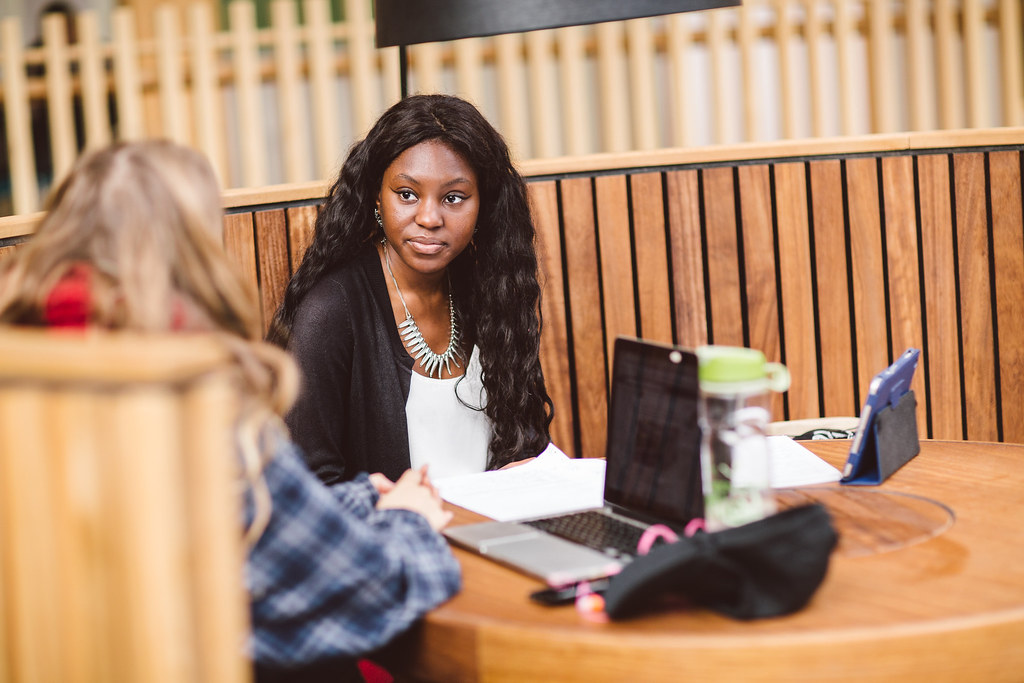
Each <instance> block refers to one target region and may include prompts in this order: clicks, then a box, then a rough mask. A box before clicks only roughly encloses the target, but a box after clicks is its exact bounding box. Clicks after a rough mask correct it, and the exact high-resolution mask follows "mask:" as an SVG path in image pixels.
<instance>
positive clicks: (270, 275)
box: [254, 209, 291, 332]
mask: <svg viewBox="0 0 1024 683" xmlns="http://www.w3.org/2000/svg"><path fill="white" fill-rule="evenodd" d="M254 220H255V226H256V249H257V252H258V254H259V274H260V306H261V307H262V313H263V331H264V332H266V330H267V328H268V327H269V326H270V321H271V319H272V318H273V317H274V313H275V312H276V311H277V309H278V307H279V306H280V305H281V302H282V301H283V300H284V289H285V287H287V286H288V280H289V278H290V277H291V271H290V269H289V267H288V225H287V221H286V220H285V213H284V209H273V210H269V211H257V212H256V214H255V215H254Z"/></svg>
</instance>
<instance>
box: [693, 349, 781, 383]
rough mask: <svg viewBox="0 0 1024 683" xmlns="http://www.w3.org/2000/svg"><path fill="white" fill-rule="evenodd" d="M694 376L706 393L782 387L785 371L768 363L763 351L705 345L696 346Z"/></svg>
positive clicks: (774, 364) (779, 366)
mask: <svg viewBox="0 0 1024 683" xmlns="http://www.w3.org/2000/svg"><path fill="white" fill-rule="evenodd" d="M697 376H698V378H699V379H700V388H701V390H703V391H705V392H708V393H727V394H731V393H754V392H760V391H785V390H786V389H788V388H789V371H788V370H787V369H786V366H785V365H782V364H781V363H769V362H767V360H766V359H765V356H764V353H762V352H761V351H758V350H757V349H748V348H745V347H742V346H720V345H709V346H701V347H698V348H697Z"/></svg>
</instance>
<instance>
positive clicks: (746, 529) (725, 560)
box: [604, 504, 838, 619]
mask: <svg viewBox="0 0 1024 683" xmlns="http://www.w3.org/2000/svg"><path fill="white" fill-rule="evenodd" d="M837 540H838V536H837V534H836V531H835V529H834V528H833V526H832V520H831V518H830V517H829V514H828V511H827V510H826V509H825V508H824V506H822V505H817V504H816V505H805V506H802V507H798V508H792V509H790V510H785V511H783V512H780V513H778V514H776V515H772V516H771V517H767V518H765V519H762V520H759V521H757V522H752V523H750V524H746V525H744V526H741V527H736V528H735V529H727V530H725V531H719V532H717V533H713V534H708V533H703V532H699V533H697V534H696V535H694V536H693V537H691V538H682V539H680V540H679V541H677V542H675V543H672V544H669V545H661V546H656V547H655V548H654V549H653V550H651V552H650V553H649V554H647V555H645V556H642V557H638V558H637V559H636V560H634V561H633V562H631V563H630V564H629V565H627V566H626V568H625V569H624V570H623V571H622V573H620V574H619V575H617V576H614V577H612V579H611V580H610V581H609V584H608V589H607V591H605V594H604V600H605V610H606V611H607V613H608V616H610V617H611V618H612V619H622V618H626V617H631V616H635V615H637V614H640V613H641V612H643V611H645V610H647V609H649V608H651V607H655V606H656V605H657V604H658V602H659V601H660V600H661V599H662V598H665V597H670V596H676V597H683V598H685V599H686V600H687V601H688V602H689V603H690V604H693V605H697V606H700V607H706V608H708V609H712V610H715V611H717V612H721V613H723V614H726V615H728V616H730V617H734V618H736V619H757V618H762V617H772V616H778V615H782V614H788V613H790V612H795V611H796V610H798V609H800V608H801V607H803V606H804V605H805V604H807V602H808V600H810V599H811V596H812V595H814V592H815V591H816V590H817V589H818V586H819V585H821V582H822V580H824V578H825V574H826V572H827V571H828V563H829V558H830V555H831V554H832V550H833V549H834V548H835V546H836V542H837Z"/></svg>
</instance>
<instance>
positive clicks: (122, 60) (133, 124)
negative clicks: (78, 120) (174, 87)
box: [113, 7, 146, 140]
mask: <svg viewBox="0 0 1024 683" xmlns="http://www.w3.org/2000/svg"><path fill="white" fill-rule="evenodd" d="M113 16H114V22H113V23H114V84H115V90H116V93H117V139H118V140H137V139H139V138H142V137H144V136H145V132H146V131H145V127H144V123H143V120H142V90H141V86H140V80H141V79H140V76H139V64H138V60H139V47H138V43H137V42H136V40H135V13H134V12H133V11H132V8H131V7H118V8H117V9H115V10H114V14H113Z"/></svg>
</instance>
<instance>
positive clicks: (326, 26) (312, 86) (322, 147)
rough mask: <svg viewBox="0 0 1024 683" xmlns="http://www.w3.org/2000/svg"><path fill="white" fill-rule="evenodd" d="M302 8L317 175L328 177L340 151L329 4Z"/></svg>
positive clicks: (312, 0) (310, 0)
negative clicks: (304, 21) (307, 54)
mask: <svg viewBox="0 0 1024 683" xmlns="http://www.w3.org/2000/svg"><path fill="white" fill-rule="evenodd" d="M302 9H303V14H304V16H305V20H306V35H307V38H308V40H309V45H308V52H309V56H308V59H309V92H310V98H311V100H312V108H313V149H314V150H315V153H316V177H318V178H328V177H330V176H332V175H334V174H335V171H336V166H337V164H338V159H339V157H340V155H341V143H340V141H339V140H340V137H339V135H338V130H337V128H338V127H337V124H336V121H335V113H334V112H335V108H336V107H337V106H338V101H337V87H336V83H335V80H334V66H333V64H334V44H333V41H332V39H331V35H330V25H331V15H330V8H329V7H328V5H327V0H303V5H302ZM396 54H397V53H396Z"/></svg>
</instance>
